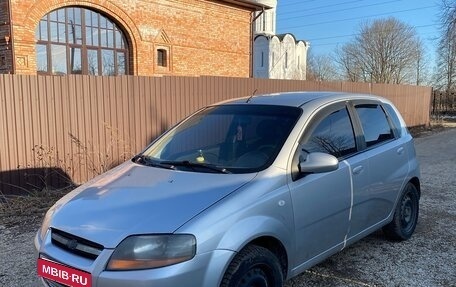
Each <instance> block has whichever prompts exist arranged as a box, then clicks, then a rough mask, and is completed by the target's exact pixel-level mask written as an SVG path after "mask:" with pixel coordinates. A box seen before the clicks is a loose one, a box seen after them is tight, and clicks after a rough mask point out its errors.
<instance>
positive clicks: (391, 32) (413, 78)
mask: <svg viewBox="0 0 456 287" xmlns="http://www.w3.org/2000/svg"><path fill="white" fill-rule="evenodd" d="M422 47H423V45H422V44H421V42H420V40H419V38H418V36H417V33H416V31H415V30H414V28H413V27H411V26H409V25H407V24H405V23H403V22H401V21H399V20H397V19H395V18H387V19H380V20H375V21H373V22H372V23H369V22H366V23H364V24H362V25H361V26H360V30H359V33H358V34H357V36H356V37H355V39H354V40H353V41H351V42H349V43H347V44H346V45H344V46H342V47H341V49H339V50H338V59H337V60H338V63H339V65H340V66H341V69H342V70H343V73H344V76H345V77H346V79H347V80H349V81H363V82H373V83H394V84H401V83H416V82H419V80H417V76H418V77H419V75H420V73H421V72H420V71H418V72H417V69H418V70H419V69H421V67H422V65H420V62H419V61H417V58H419V57H420V55H423V53H424V52H423V48H422Z"/></svg>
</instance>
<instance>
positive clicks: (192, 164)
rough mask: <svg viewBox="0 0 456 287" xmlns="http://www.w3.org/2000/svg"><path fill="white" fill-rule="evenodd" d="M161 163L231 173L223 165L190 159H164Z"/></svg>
mask: <svg viewBox="0 0 456 287" xmlns="http://www.w3.org/2000/svg"><path fill="white" fill-rule="evenodd" d="M160 164H163V165H165V164H166V165H170V167H172V168H173V169H174V167H176V166H183V167H188V168H190V169H192V170H195V168H205V169H208V170H211V171H214V172H218V173H231V172H230V171H228V170H227V169H226V168H223V167H218V166H215V165H212V164H207V163H199V162H191V161H188V160H183V161H162V162H160Z"/></svg>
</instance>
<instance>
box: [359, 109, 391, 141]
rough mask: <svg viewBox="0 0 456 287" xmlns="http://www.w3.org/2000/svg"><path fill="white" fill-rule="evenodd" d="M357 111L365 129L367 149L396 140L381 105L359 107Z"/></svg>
mask: <svg viewBox="0 0 456 287" xmlns="http://www.w3.org/2000/svg"><path fill="white" fill-rule="evenodd" d="M355 109H356V111H357V113H358V116H359V119H360V121H361V126H362V127H363V131H364V139H365V140H366V145H367V147H370V146H373V145H376V144H378V143H381V142H384V141H387V140H390V139H394V134H393V131H392V130H391V127H390V125H389V123H388V119H387V118H386V115H385V112H384V111H383V109H382V107H381V106H380V105H378V104H366V105H357V106H355Z"/></svg>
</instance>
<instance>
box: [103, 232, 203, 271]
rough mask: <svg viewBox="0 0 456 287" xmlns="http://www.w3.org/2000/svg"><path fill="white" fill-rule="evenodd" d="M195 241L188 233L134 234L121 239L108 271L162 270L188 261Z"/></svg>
mask: <svg viewBox="0 0 456 287" xmlns="http://www.w3.org/2000/svg"><path fill="white" fill-rule="evenodd" d="M195 253H196V238H195V236H193V235H190V234H167V235H135V236H130V237H127V238H126V239H124V240H123V241H122V242H121V243H120V244H119V246H117V248H116V249H115V250H114V253H113V254H112V256H111V258H110V259H109V262H108V265H107V267H106V269H107V270H117V271H119V270H134V269H150V268H158V267H164V266H168V265H173V264H177V263H180V262H184V261H187V260H190V259H192V258H193V256H195Z"/></svg>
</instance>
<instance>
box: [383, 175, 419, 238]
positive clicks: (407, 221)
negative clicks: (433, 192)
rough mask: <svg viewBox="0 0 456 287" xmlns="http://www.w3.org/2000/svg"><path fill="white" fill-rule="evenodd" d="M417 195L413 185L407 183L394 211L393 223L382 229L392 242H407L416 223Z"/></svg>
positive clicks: (417, 211) (417, 210)
mask: <svg viewBox="0 0 456 287" xmlns="http://www.w3.org/2000/svg"><path fill="white" fill-rule="evenodd" d="M418 213H419V194H418V190H417V189H416V187H415V185H413V184H412V183H410V182H409V183H407V185H406V186H405V188H404V190H403V192H402V194H401V197H400V199H399V202H398V204H397V206H396V209H395V210H394V217H393V221H391V223H389V224H388V225H386V226H385V227H383V232H384V233H385V234H386V235H387V236H388V237H389V238H391V239H393V240H399V241H402V240H407V239H409V238H410V237H411V236H412V234H413V232H414V231H415V228H416V224H417V223H418Z"/></svg>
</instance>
